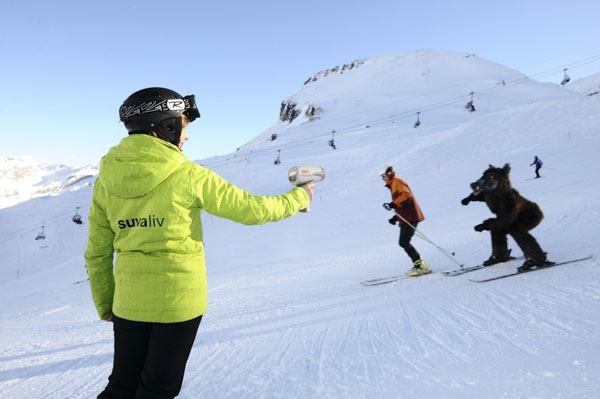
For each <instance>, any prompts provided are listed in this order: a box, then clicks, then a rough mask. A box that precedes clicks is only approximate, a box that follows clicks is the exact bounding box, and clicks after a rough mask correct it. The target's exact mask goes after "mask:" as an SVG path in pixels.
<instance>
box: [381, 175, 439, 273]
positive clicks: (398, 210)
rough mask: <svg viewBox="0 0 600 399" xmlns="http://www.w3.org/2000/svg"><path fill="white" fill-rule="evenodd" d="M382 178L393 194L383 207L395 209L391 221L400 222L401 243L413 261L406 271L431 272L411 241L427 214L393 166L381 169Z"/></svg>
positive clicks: (393, 222) (391, 222)
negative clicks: (410, 267) (424, 213)
mask: <svg viewBox="0 0 600 399" xmlns="http://www.w3.org/2000/svg"><path fill="white" fill-rule="evenodd" d="M381 178H382V179H383V181H385V186H386V187H387V188H389V189H390V192H391V194H392V202H389V203H385V204H383V207H384V208H385V209H387V210H392V209H393V210H394V213H395V215H394V217H392V218H391V219H390V220H389V222H390V224H393V225H395V224H396V223H399V226H400V241H399V244H400V246H401V247H402V248H403V249H404V250H405V251H406V253H407V254H408V256H409V257H410V259H411V260H412V262H413V268H412V269H410V270H409V271H408V272H406V274H409V275H411V276H418V275H420V274H427V273H429V272H430V270H429V266H427V263H425V261H424V260H423V258H421V255H419V253H418V252H417V250H416V249H415V247H413V246H412V244H411V243H410V240H411V239H412V237H413V235H414V234H415V229H416V228H417V225H418V224H419V222H422V221H423V220H425V216H423V212H422V211H421V208H420V207H419V204H417V201H416V199H415V197H414V195H413V193H412V191H410V188H409V187H408V185H407V184H406V182H405V181H404V180H402V179H400V178H399V177H396V172H395V171H394V167H393V166H386V167H385V168H384V169H383V170H382V171H381Z"/></svg>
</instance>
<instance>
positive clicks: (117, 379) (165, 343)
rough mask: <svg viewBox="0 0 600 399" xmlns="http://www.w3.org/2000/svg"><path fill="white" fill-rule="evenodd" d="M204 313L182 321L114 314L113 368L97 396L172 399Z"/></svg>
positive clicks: (132, 398) (105, 397)
mask: <svg viewBox="0 0 600 399" xmlns="http://www.w3.org/2000/svg"><path fill="white" fill-rule="evenodd" d="M201 320H202V316H199V317H197V318H195V319H192V320H188V321H184V322H181V323H168V324H165V323H144V322H136V321H130V320H125V319H121V318H119V317H117V316H115V315H113V316H112V322H113V330H114V335H115V354H114V362H113V369H112V373H111V374H110V377H108V381H109V382H108V385H107V386H106V388H105V389H104V391H103V392H102V393H101V394H100V395H99V396H98V399H117V398H119V399H121V398H123V399H124V398H127V399H134V398H135V399H167V398H168V399H172V398H174V397H175V396H177V395H178V394H179V391H180V390H181V385H182V383H183V374H184V371H185V365H186V363H187V360H188V357H189V355H190V351H191V350H192V345H193V344H194V340H195V339H196V332H197V331H198V327H199V326H200V321H201Z"/></svg>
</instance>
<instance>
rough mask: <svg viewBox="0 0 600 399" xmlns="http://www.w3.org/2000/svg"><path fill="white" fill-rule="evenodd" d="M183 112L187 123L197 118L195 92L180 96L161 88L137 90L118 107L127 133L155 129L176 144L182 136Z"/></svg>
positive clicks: (157, 133)
mask: <svg viewBox="0 0 600 399" xmlns="http://www.w3.org/2000/svg"><path fill="white" fill-rule="evenodd" d="M182 114H185V115H186V116H187V117H188V120H189V121H190V122H193V121H194V120H195V119H196V118H199V117H200V113H199V112H198V108H196V101H195V99H194V95H191V96H185V97H182V96H181V95H179V94H178V93H176V92H174V91H173V90H169V89H165V88H162V87H149V88H147V89H142V90H139V91H136V92H135V93H133V94H132V95H130V96H129V97H127V99H126V100H125V101H124V102H123V105H121V106H120V107H119V118H120V119H121V122H123V123H124V124H125V128H127V131H128V132H129V134H150V133H151V132H154V133H156V135H157V136H158V137H160V138H161V139H163V140H166V141H168V142H169V143H172V144H174V145H176V146H178V145H179V139H180V137H181V129H182V121H181V115H182Z"/></svg>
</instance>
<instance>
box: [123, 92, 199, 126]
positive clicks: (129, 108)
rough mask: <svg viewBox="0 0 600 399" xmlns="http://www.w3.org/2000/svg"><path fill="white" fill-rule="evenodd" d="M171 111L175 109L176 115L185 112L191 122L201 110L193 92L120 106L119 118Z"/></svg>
mask: <svg viewBox="0 0 600 399" xmlns="http://www.w3.org/2000/svg"><path fill="white" fill-rule="evenodd" d="M171 111H174V112H175V113H176V115H181V114H184V115H185V116H187V118H188V121H190V122H193V121H194V120H196V118H200V112H199V111H198V108H197V107H196V98H195V96H194V95H193V94H192V95H189V96H185V97H183V98H171V99H168V100H160V101H148V102H143V103H141V104H137V105H121V107H120V108H119V118H120V119H121V122H124V121H126V120H127V119H128V118H131V117H135V116H138V115H144V114H149V113H153V112H163V113H165V112H167V113H168V112H171ZM172 116H174V115H172Z"/></svg>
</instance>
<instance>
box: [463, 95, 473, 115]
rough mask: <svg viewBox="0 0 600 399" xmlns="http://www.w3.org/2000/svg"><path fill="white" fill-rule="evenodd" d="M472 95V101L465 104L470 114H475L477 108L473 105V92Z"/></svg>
mask: <svg viewBox="0 0 600 399" xmlns="http://www.w3.org/2000/svg"><path fill="white" fill-rule="evenodd" d="M469 94H471V101H469V102H468V103H466V104H465V109H466V110H467V111H469V112H475V106H474V105H473V92H471V93H469Z"/></svg>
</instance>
